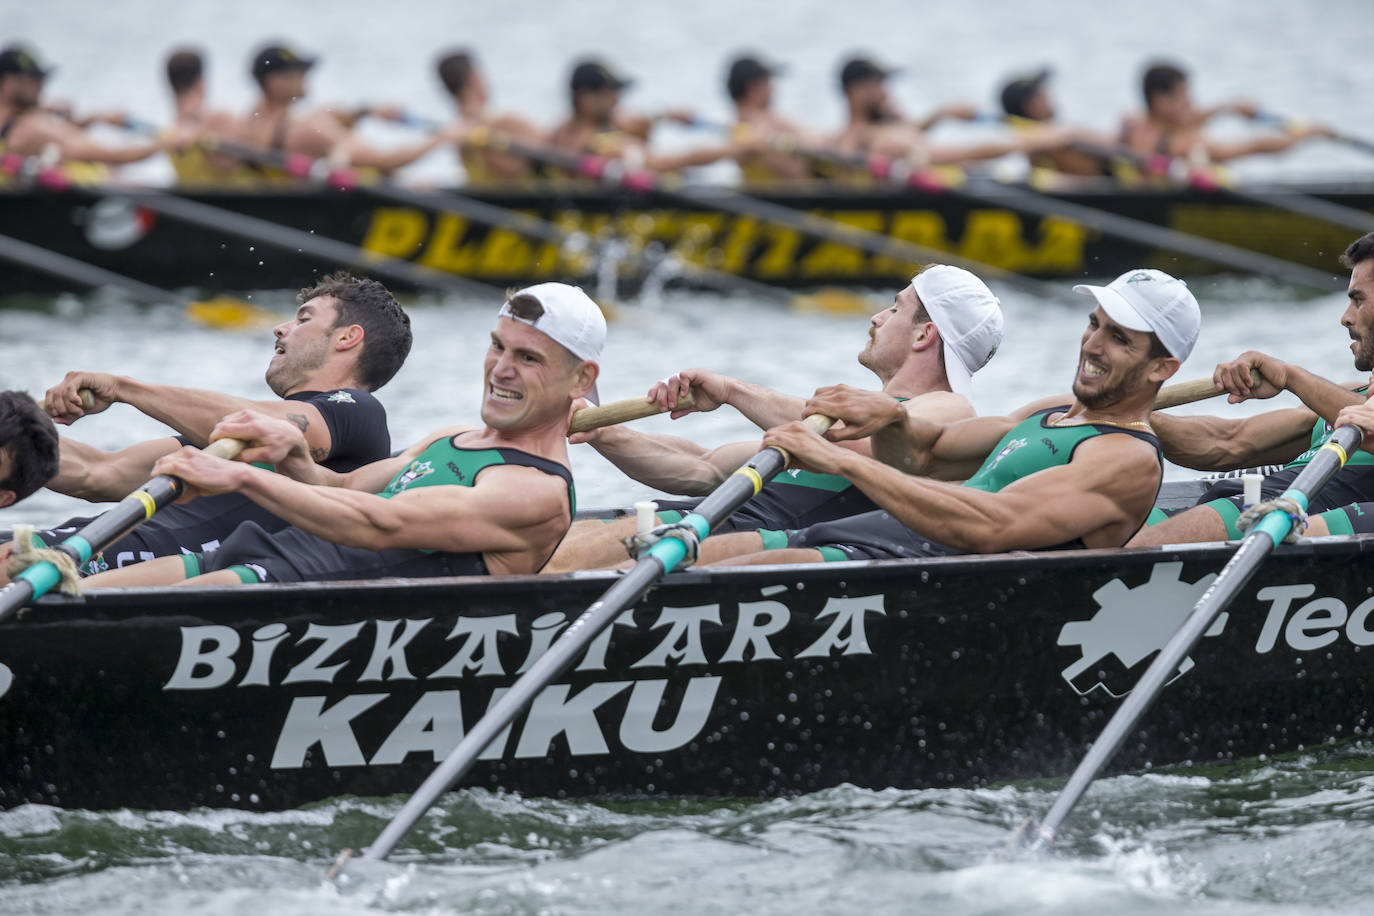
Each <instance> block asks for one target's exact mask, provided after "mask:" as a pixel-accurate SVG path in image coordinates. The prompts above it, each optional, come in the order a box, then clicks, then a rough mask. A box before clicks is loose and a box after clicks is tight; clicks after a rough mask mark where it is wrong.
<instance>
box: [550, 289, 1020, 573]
mask: <svg viewBox="0 0 1374 916" xmlns="http://www.w3.org/2000/svg"><path fill="white" fill-rule="evenodd" d="M868 336H869V340H868V343H867V344H866V345H865V347H864V348H863V350H862V352H860V353H859V362H860V363H861V364H862V365H863V366H865V367H866V368H868V369H869V370H870V371H872V372H873V373H874V374H875V375H877V376H878V378H879V379H880V380H881V381H882V384H883V391H884V392H885V396H886V397H887V398H888V399H889V400H890V401H891V403H892V404H893V405H894V406H895V405H898V404H901V405H902V406H903V408H904V409H906V410H909V411H912V412H913V413H920V414H921V415H924V416H926V417H928V418H930V419H932V420H934V421H939V422H946V421H954V420H959V419H964V418H966V417H971V416H973V405H972V403H971V397H972V377H973V373H974V372H975V371H977V370H978V369H979V368H981V367H982V366H983V365H984V364H986V363H987V361H988V360H989V359H991V358H992V355H993V353H994V352H995V351H996V349H997V347H998V346H999V345H1000V343H1001V341H1002V312H1001V307H1000V306H999V304H998V302H997V298H996V297H995V296H993V294H992V292H991V291H990V290H989V289H988V288H987V286H986V285H985V284H984V283H983V282H982V281H981V280H979V279H978V278H977V277H975V276H974V275H973V274H971V273H969V272H968V271H966V270H962V269H961V268H957V267H948V266H944V265H934V266H932V267H929V268H927V269H926V270H925V271H924V272H922V273H921V274H919V275H918V276H916V277H915V279H913V280H912V282H911V284H910V285H909V286H907V287H906V288H905V289H903V290H902V291H901V292H899V293H898V294H897V295H896V297H894V301H893V305H892V307H891V308H888V309H884V310H883V311H881V312H879V313H878V314H876V315H874V316H873V318H872V319H871V321H870V322H869V333H868ZM688 391H691V393H692V395H693V397H694V399H695V403H696V406H695V408H693V410H694V411H700V410H712V409H715V408H716V407H717V406H719V405H721V404H729V405H730V406H732V407H734V408H736V409H737V410H739V411H740V412H741V413H743V414H744V415H745V416H746V417H748V418H749V419H750V420H751V421H753V422H754V423H755V424H756V425H758V426H759V427H761V428H765V429H766V428H768V427H769V426H773V425H776V424H778V423H781V422H785V421H786V420H789V419H796V418H799V417H800V416H801V406H802V402H801V399H800V398H793V397H788V396H785V395H782V394H779V393H777V392H775V391H771V390H769V389H767V388H764V387H762V386H760V385H753V384H750V383H747V382H742V381H740V380H738V379H733V378H728V377H726V376H722V375H718V374H716V373H713V372H706V371H704V370H700V369H691V370H686V371H684V372H682V373H680V374H679V375H677V376H673V377H671V378H669V379H667V380H666V381H664V382H660V383H659V384H658V385H655V386H654V387H653V388H652V389H650V391H649V394H648V399H649V400H650V401H655V402H656V403H657V404H658V406H659V407H660V408H663V409H668V410H673V416H674V417H679V416H682V415H684V414H686V413H688V412H689V411H685V410H677V409H676V408H677V407H678V401H677V399H678V398H679V397H680V396H681V395H683V394H686V393H687V392H688ZM579 440H582V441H589V442H591V444H592V445H593V447H594V448H596V449H597V451H599V452H600V453H601V454H602V455H603V456H604V457H606V458H608V459H609V460H610V461H611V462H612V463H614V464H615V465H616V466H617V467H619V468H620V469H621V470H622V471H624V472H625V473H627V474H629V475H630V476H631V477H633V478H634V479H636V480H638V481H640V482H641V483H645V484H648V485H649V486H653V487H657V488H659V489H662V490H666V491H667V492H670V493H676V494H684V495H685V494H705V493H708V492H710V491H711V490H712V489H714V488H715V487H716V486H717V485H718V484H719V483H720V481H721V480H723V479H724V478H725V477H726V476H727V475H729V474H731V473H732V472H733V471H734V469H735V468H737V467H739V466H740V465H742V464H743V463H744V462H745V461H747V460H748V459H749V458H750V457H751V456H752V455H753V454H754V453H756V452H757V451H758V449H759V443H758V442H757V441H753V442H736V443H732V444H730V445H726V446H722V447H720V448H717V449H711V450H708V449H705V448H702V447H701V446H698V445H696V444H695V443H692V442H690V441H688V440H685V439H680V438H677V437H674V436H655V435H646V434H644V433H640V432H636V431H634V430H630V429H627V428H624V427H615V428H609V429H606V430H602V431H601V432H599V433H597V434H595V435H584V436H580V437H574V440H573V441H579ZM850 447H852V448H855V449H857V450H859V451H861V452H863V453H867V451H868V443H866V442H858V443H853V444H851V446H850ZM695 504H696V502H695V500H663V501H660V502H659V509H660V511H659V520H660V521H662V522H673V521H676V520H678V519H679V518H680V517H681V513H682V512H684V511H690V509H691V507H692V506H695ZM875 508H877V507H876V506H875V505H874V503H873V502H872V501H871V500H870V499H869V498H868V496H866V495H865V494H864V493H863V491H862V490H860V489H858V488H857V487H855V486H853V484H852V483H851V482H850V481H848V480H845V479H844V478H843V477H838V476H835V475H829V474H813V473H811V472H809V471H803V470H793V471H787V472H785V473H783V474H780V475H778V476H777V477H776V478H774V479H773V480H772V481H771V482H769V483H768V484H767V485H765V486H764V487H763V489H762V491H761V492H760V493H759V494H758V495H757V496H755V497H754V498H753V499H751V500H750V501H749V502H747V503H745V504H744V506H742V507H741V508H740V509H739V510H737V511H736V512H735V513H734V514H733V515H731V517H730V518H729V519H727V520H726V521H725V522H723V523H722V524H721V525H719V526H717V528H716V529H715V532H714V533H713V535H712V537H711V538H708V539H707V540H706V541H705V542H704V543H703V544H702V554H701V556H702V558H703V559H705V560H710V559H711V558H712V557H714V556H715V554H716V551H717V550H738V549H740V546H739V545H740V544H741V543H742V544H743V545H744V549H746V550H747V549H749V548H751V547H752V549H754V550H757V549H760V547H761V545H760V543H759V540H758V536H757V535H756V534H753V535H752V537H751V533H752V532H756V531H758V530H759V529H772V528H800V527H804V526H807V525H812V524H815V523H817V522H822V521H828V520H831V519H837V518H844V517H846V516H849V515H854V514H857V513H860V512H867V511H871V510H872V509H875ZM634 524H635V523H634V519H627V520H624V521H620V522H614V523H612V524H603V523H602V522H599V521H588V522H578V523H577V524H576V525H575V526H574V528H573V531H572V532H570V534H569V536H568V538H567V540H566V541H565V542H564V545H563V546H562V547H560V548H559V550H558V553H557V554H555V556H554V559H553V561H552V562H550V564H549V569H550V571H566V570H571V569H586V568H594V567H600V566H609V565H614V564H616V563H620V562H623V561H624V560H625V559H626V558H627V557H626V553H625V548H624V546H623V545H622V543H621V539H622V538H624V537H625V536H627V535H629V534H632V533H633V532H634Z"/></svg>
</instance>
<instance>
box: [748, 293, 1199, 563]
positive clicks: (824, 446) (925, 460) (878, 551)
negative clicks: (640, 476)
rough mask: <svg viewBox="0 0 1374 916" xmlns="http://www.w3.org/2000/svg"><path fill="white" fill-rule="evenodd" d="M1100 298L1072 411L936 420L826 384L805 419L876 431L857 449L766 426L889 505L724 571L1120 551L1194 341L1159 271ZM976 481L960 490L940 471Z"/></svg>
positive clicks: (1190, 306)
mask: <svg viewBox="0 0 1374 916" xmlns="http://www.w3.org/2000/svg"><path fill="white" fill-rule="evenodd" d="M1074 289H1075V290H1076V291H1077V292H1081V293H1085V294H1088V295H1091V296H1093V298H1094V299H1095V300H1096V303H1097V307H1096V308H1095V309H1094V310H1093V312H1092V313H1091V314H1090V315H1089V317H1088V329H1087V331H1086V332H1085V333H1084V335H1083V338H1082V341H1081V344H1080V347H1079V356H1078V372H1077V374H1076V376H1075V378H1074V383H1073V393H1074V401H1073V403H1071V404H1069V405H1067V406H1066V405H1063V404H1062V403H1060V404H1055V403H1054V402H1053V401H1051V402H1050V403H1049V404H1046V403H1043V402H1039V403H1034V404H1030V405H1027V406H1026V407H1024V408H1022V409H1021V410H1019V411H1017V412H1016V413H1015V414H1013V415H1012V416H1009V417H979V418H975V419H972V420H964V421H961V422H958V423H953V424H938V423H930V422H929V421H926V420H924V419H922V418H921V417H919V416H914V415H912V414H910V413H908V412H906V411H902V410H900V409H899V408H898V407H896V406H895V405H893V404H892V403H891V401H890V399H884V398H882V397H880V396H877V395H874V394H873V393H872V392H863V391H858V390H856V389H852V388H849V387H847V386H843V385H841V386H836V387H833V388H827V389H821V390H820V391H818V392H817V393H816V396H815V397H814V398H812V400H811V401H809V402H808V403H807V412H808V413H820V414H823V415H825V416H829V417H834V418H836V419H837V420H839V421H842V422H841V424H840V425H838V426H836V427H833V428H832V430H831V433H830V435H831V436H832V437H833V438H834V439H837V440H845V439H849V438H854V437H861V436H872V441H873V457H871V458H870V457H865V456H862V455H858V454H856V453H854V452H853V451H850V450H847V449H844V448H841V447H840V446H839V445H838V444H837V443H836V442H834V441H827V440H826V439H824V438H821V437H820V436H817V435H816V434H815V433H813V432H812V431H811V430H810V429H809V428H808V427H806V426H805V425H804V424H802V423H800V422H793V423H790V424H787V425H785V426H781V427H778V428H777V429H772V430H769V432H768V434H767V435H766V436H765V437H764V443H765V444H766V445H772V446H777V447H779V448H781V449H783V450H785V451H786V453H787V454H788V455H790V456H791V463H792V464H793V465H796V466H800V467H802V468H803V469H806V470H811V471H815V472H817V473H826V474H839V475H841V476H843V477H845V478H847V479H849V480H851V481H853V483H854V484H855V486H857V487H859V488H860V489H862V490H863V491H864V492H865V493H867V494H868V495H869V497H870V498H872V499H873V501H874V502H875V503H877V504H878V506H879V507H880V509H881V510H882V511H879V512H876V513H869V514H867V515H861V516H855V517H853V518H850V519H846V520H843V521H841V522H834V523H827V524H824V525H820V526H814V527H813V528H810V529H803V530H802V531H800V532H783V533H780V534H779V535H774V536H773V545H772V546H775V547H776V549H773V550H764V551H760V552H756V553H752V554H747V555H744V556H735V557H730V558H727V559H725V560H723V561H722V562H723V563H724V564H753V563H769V564H771V563H800V562H815V561H818V560H831V559H886V558H893V557H923V556H940V555H946V554H952V553H999V552H1003V551H1008V550H1036V549H1039V550H1044V549H1064V548H1071V547H1119V546H1121V545H1122V544H1124V543H1125V542H1126V541H1127V539H1129V538H1130V537H1131V535H1132V534H1133V533H1134V532H1135V531H1136V530H1137V529H1138V528H1139V527H1140V526H1141V524H1142V523H1143V522H1144V521H1145V517H1146V515H1147V514H1148V513H1149V511H1150V508H1151V507H1152V506H1153V504H1154V500H1155V497H1156V495H1157V493H1158V491H1159V484H1160V480H1161V478H1162V475H1163V463H1162V461H1161V459H1160V448H1159V441H1158V439H1156V438H1155V436H1154V434H1153V432H1152V430H1151V428H1150V424H1149V416H1150V412H1151V410H1152V408H1153V406H1154V399H1155V395H1156V394H1157V393H1158V391H1159V387H1160V386H1161V385H1162V384H1163V382H1164V381H1165V380H1166V379H1167V378H1169V377H1170V376H1172V375H1173V374H1174V373H1175V372H1177V371H1178V367H1179V364H1180V363H1181V361H1182V360H1184V359H1186V358H1187V357H1188V354H1189V353H1190V352H1191V351H1192V348H1193V344H1194V343H1195V342H1196V340H1197V334H1198V330H1199V328H1200V325H1201V312H1200V310H1199V309H1198V304H1197V300H1196V299H1194V298H1193V295H1192V293H1191V292H1189V291H1188V287H1187V286H1186V285H1185V284H1184V283H1183V282H1182V281H1180V280H1176V279H1174V278H1173V277H1170V276H1169V275H1168V274H1165V273H1163V272H1161V271H1157V270H1145V269H1141V270H1133V271H1127V272H1126V273H1125V274H1123V275H1121V276H1120V277H1118V278H1117V279H1115V280H1113V281H1112V282H1111V283H1110V284H1109V285H1107V286H1105V287H1098V286H1076V287H1074ZM941 471H943V472H945V474H946V476H956V475H959V476H967V478H968V479H967V480H966V482H965V483H963V484H955V483H951V482H948V481H947V480H937V479H934V478H933V477H932V476H930V475H932V474H934V473H937V472H941Z"/></svg>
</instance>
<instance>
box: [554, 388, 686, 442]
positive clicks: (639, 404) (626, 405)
mask: <svg viewBox="0 0 1374 916" xmlns="http://www.w3.org/2000/svg"><path fill="white" fill-rule="evenodd" d="M694 403H695V401H694V400H693V398H692V393H691V392H690V391H689V392H688V393H687V394H685V395H683V396H682V397H680V398H678V399H677V406H676V407H674V408H672V409H673V410H683V409H686V408H688V407H691V406H693V404H694ZM661 413H664V411H663V410H661V409H659V407H658V406H657V405H655V404H654V402H653V401H646V400H645V399H644V398H626V399H625V400H623V401H612V402H611V403H609V404H602V405H600V406H598V407H583V408H582V409H581V410H579V411H576V412H575V413H573V415H572V422H571V423H569V424H568V434H569V435H572V434H573V433H585V432H588V431H589V430H593V429H601V428H602V427H604V426H615V425H616V424H618V423H628V422H629V421H631V420H642V419H644V418H645V417H652V416H655V415H657V414H661Z"/></svg>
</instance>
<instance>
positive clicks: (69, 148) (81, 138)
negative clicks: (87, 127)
mask: <svg viewBox="0 0 1374 916" xmlns="http://www.w3.org/2000/svg"><path fill="white" fill-rule="evenodd" d="M35 134H36V136H37V139H38V141H39V142H41V143H43V144H48V143H55V144H57V147H58V149H60V150H61V151H62V158H63V159H69V160H76V161H80V162H101V163H104V164H106V165H125V164H127V163H130V162H141V161H142V160H144V159H147V158H148V157H150V156H155V155H157V154H158V153H160V152H163V151H164V150H166V149H169V148H170V147H171V146H173V145H174V138H172V137H171V136H167V137H159V138H157V139H154V140H147V141H144V142H142V143H133V144H130V145H128V146H107V145H105V144H104V143H98V142H96V141H95V140H92V139H91V138H90V137H89V136H88V135H87V134H86V132H85V131H83V130H81V129H80V128H79V127H77V126H76V125H74V124H71V123H70V122H66V121H62V120H60V119H58V118H43V119H42V123H41V124H39V125H35ZM177 142H179V141H177Z"/></svg>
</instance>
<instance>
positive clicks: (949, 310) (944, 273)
mask: <svg viewBox="0 0 1374 916" xmlns="http://www.w3.org/2000/svg"><path fill="white" fill-rule="evenodd" d="M911 286H912V288H913V289H914V290H915V291H916V296H917V297H918V298H919V299H920V300H921V304H922V305H923V306H925V309H926V311H927V312H928V313H929V314H930V320H931V321H933V322H935V327H936V328H938V329H939V331H940V340H941V341H942V342H943V343H944V351H945V377H946V378H947V379H948V380H949V387H950V390H952V391H953V392H954V393H955V394H961V395H963V396H964V397H966V398H968V399H969V400H972V399H973V373H975V372H977V371H978V370H979V369H981V368H983V367H984V366H986V365H987V364H988V360H990V359H992V356H993V354H994V353H996V352H997V348H998V347H999V346H1001V345H1002V306H1001V304H1000V303H999V302H998V301H997V297H996V296H994V295H993V294H992V290H990V289H988V286H987V284H986V283H984V282H983V281H982V280H980V279H978V278H977V277H975V276H974V275H973V274H971V273H969V272H968V271H967V270H964V269H963V268H962V267H951V266H949V265H948V264H934V265H932V266H930V267H927V268H926V269H925V270H923V271H921V272H920V273H919V274H917V275H916V276H915V277H913V278H912V280H911Z"/></svg>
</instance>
